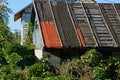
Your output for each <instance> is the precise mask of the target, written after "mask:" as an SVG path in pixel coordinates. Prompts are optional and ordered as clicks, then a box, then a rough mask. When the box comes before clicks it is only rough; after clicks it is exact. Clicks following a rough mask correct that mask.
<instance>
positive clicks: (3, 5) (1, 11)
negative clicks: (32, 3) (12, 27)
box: [0, 0, 12, 23]
mask: <svg viewBox="0 0 120 80" xmlns="http://www.w3.org/2000/svg"><path fill="white" fill-rule="evenodd" d="M7 5H8V3H7V0H0V17H1V18H2V19H3V22H4V23H8V17H9V13H12V10H11V9H10V8H8V7H7Z"/></svg>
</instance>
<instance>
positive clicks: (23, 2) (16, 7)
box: [8, 0, 120, 32]
mask: <svg viewBox="0 0 120 80" xmlns="http://www.w3.org/2000/svg"><path fill="white" fill-rule="evenodd" d="M96 1H97V2H100V3H102V2H103V3H112V2H114V3H120V0H96ZM31 2H32V0H8V3H9V5H8V7H9V8H11V9H12V10H13V14H10V17H9V24H8V25H9V27H10V29H11V31H12V32H13V31H14V30H15V29H18V30H20V19H19V20H17V21H16V22H14V14H15V13H17V12H18V11H20V10H21V9H22V8H24V7H25V6H27V5H28V4H30V3H31Z"/></svg>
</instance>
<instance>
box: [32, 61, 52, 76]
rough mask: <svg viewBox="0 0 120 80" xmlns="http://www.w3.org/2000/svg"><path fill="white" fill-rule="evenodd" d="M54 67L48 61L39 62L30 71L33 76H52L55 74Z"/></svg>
mask: <svg viewBox="0 0 120 80" xmlns="http://www.w3.org/2000/svg"><path fill="white" fill-rule="evenodd" d="M53 72H54V68H53V67H51V66H50V64H49V63H48V62H42V61H40V62H38V63H36V64H34V65H32V66H31V67H30V73H31V75H32V76H33V77H42V78H44V77H50V76H54V73H53Z"/></svg>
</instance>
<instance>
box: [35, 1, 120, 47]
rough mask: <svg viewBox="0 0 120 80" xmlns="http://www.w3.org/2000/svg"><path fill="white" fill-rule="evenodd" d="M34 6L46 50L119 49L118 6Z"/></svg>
mask: <svg viewBox="0 0 120 80" xmlns="http://www.w3.org/2000/svg"><path fill="white" fill-rule="evenodd" d="M35 6H36V9H37V14H38V16H39V21H40V24H41V30H42V32H43V37H44V42H45V44H46V48H51V46H52V48H62V47H65V48H78V47H119V46H120V4H118V3H117V4H106V3H104V4H102V3H100V4H98V3H67V2H40V1H35ZM51 25H52V26H51Z"/></svg>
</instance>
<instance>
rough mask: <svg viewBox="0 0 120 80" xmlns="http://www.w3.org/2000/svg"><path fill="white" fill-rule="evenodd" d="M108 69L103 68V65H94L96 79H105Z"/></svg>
mask: <svg viewBox="0 0 120 80" xmlns="http://www.w3.org/2000/svg"><path fill="white" fill-rule="evenodd" d="M106 75H107V73H106V70H105V69H104V68H101V67H98V66H96V67H94V70H93V77H94V80H104V79H105V78H106Z"/></svg>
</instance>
